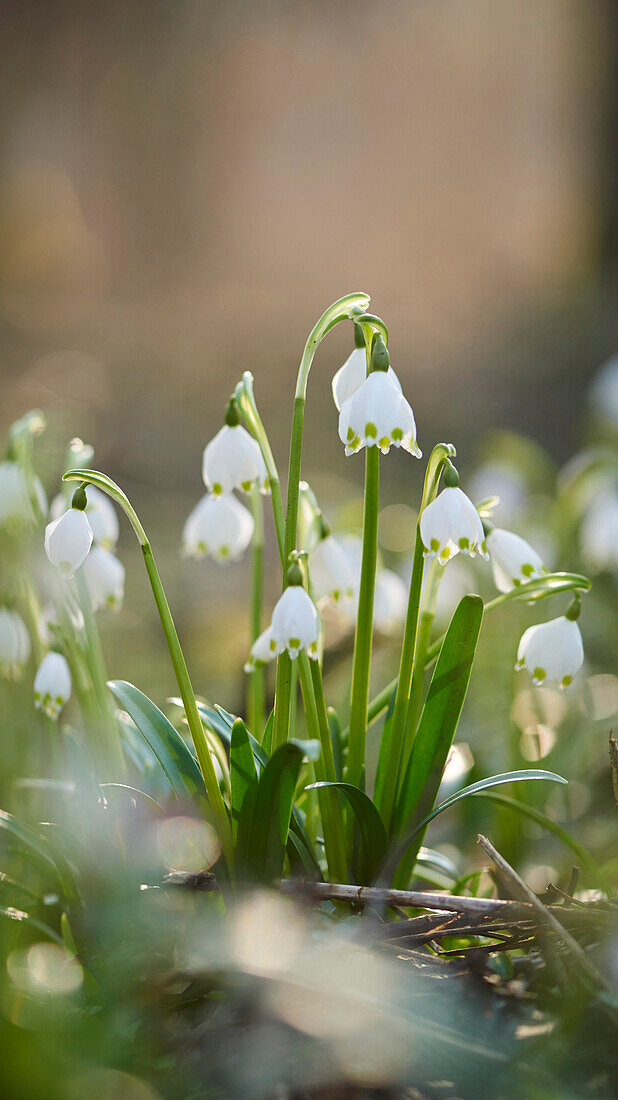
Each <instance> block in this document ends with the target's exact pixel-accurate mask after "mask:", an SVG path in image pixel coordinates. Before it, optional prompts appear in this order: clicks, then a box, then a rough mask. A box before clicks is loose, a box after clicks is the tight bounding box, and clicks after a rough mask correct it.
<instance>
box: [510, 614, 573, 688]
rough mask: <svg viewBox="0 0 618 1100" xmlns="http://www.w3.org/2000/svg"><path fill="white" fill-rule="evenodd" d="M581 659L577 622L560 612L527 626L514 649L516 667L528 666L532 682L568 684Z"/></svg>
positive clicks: (561, 685)
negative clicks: (543, 621) (548, 619)
mask: <svg viewBox="0 0 618 1100" xmlns="http://www.w3.org/2000/svg"><path fill="white" fill-rule="evenodd" d="M583 661H584V647H583V643H582V636H581V632H580V629H579V626H578V625H577V623H576V622H574V621H573V620H572V619H569V618H567V617H566V615H562V616H561V617H560V618H559V619H551V620H550V621H549V622H547V623H538V624H537V625H536V626H530V627H528V629H527V630H526V631H525V632H524V634H523V635H522V638H521V641H520V643H519V648H518V650H517V663H516V665H515V668H516V669H518V670H519V669H522V668H527V669H528V672H529V673H530V675H531V676H532V683H533V684H545V683H550V682H552V681H554V682H557V683H558V684H559V686H560V687H561V688H565V687H568V685H569V684H570V683H571V681H572V679H573V677H574V676H575V673H576V672H579V669H580V668H581V666H582V664H583Z"/></svg>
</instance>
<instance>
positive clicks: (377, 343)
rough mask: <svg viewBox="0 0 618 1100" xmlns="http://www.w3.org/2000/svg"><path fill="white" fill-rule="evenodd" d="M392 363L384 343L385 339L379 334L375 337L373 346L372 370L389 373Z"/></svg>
mask: <svg viewBox="0 0 618 1100" xmlns="http://www.w3.org/2000/svg"><path fill="white" fill-rule="evenodd" d="M390 363H391V359H390V355H389V354H388V348H387V346H386V344H385V343H384V337H383V336H382V334H381V333H379V332H378V333H377V334H376V335H375V336H374V338H373V344H372V345H371V369H372V370H377V371H387V370H388V368H389V366H390Z"/></svg>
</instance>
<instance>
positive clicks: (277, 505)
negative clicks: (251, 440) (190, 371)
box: [235, 370, 285, 563]
mask: <svg viewBox="0 0 618 1100" xmlns="http://www.w3.org/2000/svg"><path fill="white" fill-rule="evenodd" d="M235 397H236V401H237V402H238V407H239V408H240V411H241V413H242V415H243V417H244V419H245V423H246V424H247V427H248V428H249V429H250V431H251V432H252V433H253V435H254V436H255V438H256V440H257V442H258V444H259V447H260V451H261V452H262V458H263V459H264V465H265V466H266V472H267V473H268V482H269V486H270V494H271V501H272V509H273V519H274V521H275V534H276V536H277V545H278V547H279V556H280V558H281V562H282V563H283V562H284V561H285V558H284V551H283V541H284V529H285V520H284V515H283V498H282V496H281V482H280V480H279V473H278V471H277V464H276V462H275V458H274V455H273V452H272V449H271V446H270V442H269V439H268V436H267V434H266V429H265V427H264V424H263V423H262V418H261V416H260V414H259V411H258V407H257V404H256V401H255V396H254V393H253V375H252V374H251V372H250V371H248V370H247V371H245V373H244V374H243V376H242V379H241V380H240V382H239V383H238V385H237V386H236V390H235Z"/></svg>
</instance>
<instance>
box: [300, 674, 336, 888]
mask: <svg viewBox="0 0 618 1100" xmlns="http://www.w3.org/2000/svg"><path fill="white" fill-rule="evenodd" d="M309 666H311V667H310V668H309ZM299 676H300V682H301V686H302V690H303V699H304V701H305V708H306V712H307V718H308V726H309V729H310V733H311V735H312V736H315V735H316V734H317V736H318V738H319V741H320V745H321V746H322V753H321V756H320V757H319V759H318V760H317V761H316V763H315V772H316V776H317V778H318V780H319V781H321V782H324V781H326V782H328V783H336V781H337V773H336V771H335V760H334V757H333V745H332V741H331V739H330V727H329V725H328V715H327V713H326V702H325V700H324V687H323V684H322V672H321V669H320V666H319V663H318V662H317V661H314V660H311V659H310V658H309V657H307V654H306V653H302V654H301V655H300V657H299ZM308 701H309V706H307V702H308ZM310 714H311V720H309V715H310ZM314 724H315V726H314ZM318 799H319V803H320V814H321V817H322V827H323V830H324V847H325V851H326V860H327V863H328V874H329V878H330V881H331V882H347V879H348V863H347V859H346V852H345V837H344V832H343V815H342V812H341V801H340V798H339V794H338V793H337V791H336V790H335V789H334V788H330V789H329V788H328V787H326V788H318Z"/></svg>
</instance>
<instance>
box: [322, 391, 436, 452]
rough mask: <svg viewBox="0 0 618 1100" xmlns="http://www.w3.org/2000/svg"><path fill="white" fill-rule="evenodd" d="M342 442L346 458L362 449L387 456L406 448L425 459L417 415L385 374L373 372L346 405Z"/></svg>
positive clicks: (342, 425)
mask: <svg viewBox="0 0 618 1100" xmlns="http://www.w3.org/2000/svg"><path fill="white" fill-rule="evenodd" d="M339 438H340V439H341V442H342V443H345V453H346V455H352V454H355V452H356V451H359V450H360V449H361V447H379V448H380V450H381V451H382V454H388V451H389V450H390V448H391V447H403V449H404V451H408V452H409V453H410V454H412V455H416V457H417V458H421V457H422V452H421V451H420V449H419V447H418V444H417V442H416V422H415V420H414V413H413V412H412V409H411V407H410V405H409V404H408V402H407V401H406V399H405V397H404V396H403V394H402V392H401V389H400V388H398V383H396V382H394V381H393V380H392V378H390V377H389V375H388V374H385V372H384V371H381V370H376V371H372V373H371V374H370V375H369V377H368V378H366V379H365V381H364V382H363V384H362V386H360V388H359V389H358V390H357V391H356V393H354V394H353V395H352V396H351V397H349V398H348V399H347V401H345V402H344V403H343V405H342V407H341V412H340V413H339Z"/></svg>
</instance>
